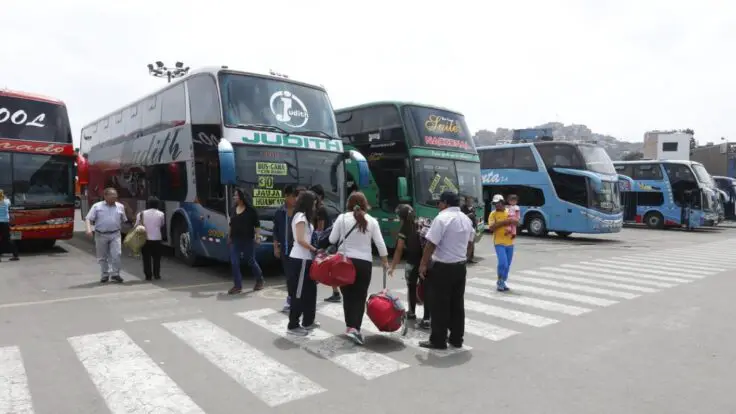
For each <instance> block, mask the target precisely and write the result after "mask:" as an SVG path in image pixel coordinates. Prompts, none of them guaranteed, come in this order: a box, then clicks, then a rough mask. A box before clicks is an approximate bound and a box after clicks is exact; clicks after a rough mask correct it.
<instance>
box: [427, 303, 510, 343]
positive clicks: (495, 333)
mask: <svg viewBox="0 0 736 414" xmlns="http://www.w3.org/2000/svg"><path fill="white" fill-rule="evenodd" d="M423 312H424V306H422V305H419V304H417V308H416V314H417V315H421V314H422V313H423ZM465 333H469V334H471V335H475V336H479V337H481V338H483V339H487V340H489V341H494V342H498V341H503V340H504V339H506V338H509V337H511V336H514V335H517V334H519V332H517V331H514V330H511V329H506V328H502V327H500V326H496V325H492V324H490V323H485V322H481V321H476V320H475V319H470V318H468V317H466V318H465Z"/></svg>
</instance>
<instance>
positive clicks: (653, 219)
mask: <svg viewBox="0 0 736 414" xmlns="http://www.w3.org/2000/svg"><path fill="white" fill-rule="evenodd" d="M644 223H646V225H647V227H649V228H650V229H662V228H664V218H663V217H662V215H661V214H659V213H658V212H656V211H653V212H651V213H647V214H646V215H645V216H644Z"/></svg>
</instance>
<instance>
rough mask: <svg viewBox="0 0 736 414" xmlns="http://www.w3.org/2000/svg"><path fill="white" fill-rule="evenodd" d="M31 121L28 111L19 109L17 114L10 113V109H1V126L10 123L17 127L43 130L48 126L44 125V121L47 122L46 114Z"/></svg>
mask: <svg viewBox="0 0 736 414" xmlns="http://www.w3.org/2000/svg"><path fill="white" fill-rule="evenodd" d="M29 119H30V117H29V116H28V114H27V113H26V111H24V110H22V109H19V110H17V111H15V112H10V109H8V108H0V124H4V123H6V122H8V121H10V122H12V123H14V124H15V125H25V126H32V127H37V128H43V127H45V126H46V125H45V124H44V123H43V121H45V120H46V114H39V115H38V116H36V117H35V118H33V119H32V120H30V121H29Z"/></svg>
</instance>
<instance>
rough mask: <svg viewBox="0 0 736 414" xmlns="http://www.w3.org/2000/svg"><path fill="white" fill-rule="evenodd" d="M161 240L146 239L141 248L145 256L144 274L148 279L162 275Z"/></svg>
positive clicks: (142, 254)
mask: <svg viewBox="0 0 736 414" xmlns="http://www.w3.org/2000/svg"><path fill="white" fill-rule="evenodd" d="M161 247H162V246H161V240H146V244H144V245H143V248H142V249H141V256H143V274H144V275H146V279H151V277H155V278H156V279H158V278H160V277H161Z"/></svg>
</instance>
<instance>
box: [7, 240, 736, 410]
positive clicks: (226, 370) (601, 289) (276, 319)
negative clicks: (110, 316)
mask: <svg viewBox="0 0 736 414" xmlns="http://www.w3.org/2000/svg"><path fill="white" fill-rule="evenodd" d="M733 242H734V240H725V241H720V242H715V243H709V244H701V245H697V246H692V247H686V248H678V249H672V250H665V251H654V252H651V251H650V252H639V253H634V254H627V255H624V256H618V257H606V258H601V259H588V260H583V261H578V262H569V263H564V264H560V265H549V266H541V267H535V268H528V267H527V266H524V263H522V262H517V263H514V264H513V268H512V273H511V276H510V277H509V281H508V284H509V286H510V287H511V289H512V290H511V292H509V293H499V292H496V290H495V277H493V268H490V267H488V268H485V269H480V270H479V268H477V267H476V268H475V270H472V268H471V270H470V271H469V277H468V280H467V286H466V295H465V309H466V324H465V329H466V344H467V346H465V347H464V348H462V349H456V348H452V347H449V348H448V349H446V350H428V349H425V348H421V347H420V346H419V343H420V342H421V341H423V340H426V339H427V338H428V335H429V334H428V332H426V331H423V330H420V329H409V331H408V333H407V335H406V336H401V335H400V334H397V333H381V332H378V331H377V329H376V328H375V327H374V326H373V324H372V323H371V322H370V320H369V319H368V318H367V317H365V318H364V320H363V332H364V333H365V337H366V343H365V345H364V346H362V347H361V346H356V345H354V344H353V343H352V342H351V341H350V340H348V339H347V338H346V337H345V336H344V335H342V330H343V309H342V305H341V304H335V303H326V302H325V303H320V304H318V310H317V313H318V320H319V321H320V322H321V324H322V325H321V326H320V327H318V328H316V329H313V330H312V331H311V332H310V335H308V336H306V337H295V336H290V335H287V334H286V325H287V316H286V315H285V314H284V313H282V312H280V311H279V310H277V309H268V308H265V309H241V310H238V311H237V312H234V313H233V314H230V315H227V316H226V319H227V322H225V321H223V320H222V315H218V316H219V318H218V319H217V320H216V321H213V320H210V319H208V317H207V314H206V313H204V312H200V310H199V309H192V310H191V311H190V312H183V313H180V314H170V315H169V314H167V315H168V316H169V317H168V318H164V319H167V320H166V321H165V320H161V321H157V320H156V319H158V318H146V316H145V315H143V314H140V315H138V314H130V315H128V316H126V319H125V320H126V321H128V322H135V321H147V323H150V324H151V326H152V327H153V328H151V329H153V330H154V331H153V332H150V331H149V332H147V336H145V337H144V336H142V333H141V331H140V330H126V329H119V330H111V331H107V332H95V333H90V334H84V335H78V336H73V337H69V338H67V340H66V343H67V345H68V347H69V350H70V351H71V352H69V355H73V356H74V357H75V358H76V360H75V361H73V364H75V365H76V366H77V367H78V369H79V370H80V372H84V373H85V374H86V376H87V377H88V378H89V379H90V382H91V384H93V386H94V388H95V389H96V390H97V393H98V395H97V396H93V397H90V398H102V399H103V400H104V402H105V404H106V406H107V407H108V410H109V411H110V412H111V413H113V414H118V413H133V412H177V413H204V412H206V407H205V406H204V405H203V404H206V403H203V402H201V401H197V399H196V397H193V396H192V395H193V394H196V393H193V392H192V391H193V390H191V389H188V387H191V384H190V383H187V382H186V381H183V378H180V375H181V371H177V370H170V369H167V367H166V366H164V365H163V364H161V363H159V362H157V359H158V357H157V356H155V355H151V354H150V353H151V352H153V351H152V350H151V349H150V348H147V347H146V346H145V345H144V342H145V341H147V340H148V339H147V338H148V337H151V336H153V337H155V336H156V335H167V341H172V342H171V343H173V344H174V345H173V346H175V347H178V348H180V349H175V350H174V349H172V351H176V352H182V350H188V352H189V353H190V355H194V357H199V358H201V359H202V361H203V363H206V364H209V365H211V366H212V367H213V369H214V370H215V371H217V372H218V373H221V375H222V376H223V378H229V380H231V381H233V382H234V383H235V384H237V386H239V387H241V388H242V389H244V390H246V391H247V392H248V393H249V394H250V395H252V396H253V397H254V398H255V400H258V401H259V403H260V404H262V405H263V407H264V408H274V407H279V406H282V405H285V404H289V403H293V402H295V401H299V400H302V399H308V398H318V397H317V396H319V395H321V394H325V393H327V392H329V391H331V390H335V388H336V387H337V385H336V384H335V383H334V382H330V381H325V380H324V377H323V376H321V375H320V373H319V372H302V371H303V369H302V368H304V367H305V366H308V364H307V365H304V364H295V363H294V355H295V354H297V355H298V356H299V358H311V359H314V358H315V357H316V358H317V359H316V361H317V363H318V364H319V366H322V367H327V366H331V367H334V369H335V372H337V375H339V376H340V377H341V378H342V376H350V378H355V380H356V381H381V379H383V378H386V377H390V376H392V375H395V374H396V373H398V372H401V371H406V370H408V369H411V368H412V367H413V366H416V365H417V360H416V356H428V355H431V356H433V357H437V358H452V357H453V355H458V354H462V353H465V352H472V351H473V350H474V349H479V348H481V347H487V346H493V345H492V344H494V343H498V342H500V341H505V340H507V339H510V338H516V337H519V336H520V335H523V333H524V332H529V331H530V330H532V329H535V328H544V329H550V328H552V327H553V326H554V325H557V324H560V323H564V321H565V320H567V319H569V318H573V317H578V316H583V317H585V316H587V315H590V314H592V313H594V312H597V311H601V310H603V309H606V308H611V307H616V306H621V305H622V304H623V303H625V302H627V301H631V300H643V299H644V298H645V297H646V296H649V295H653V294H658V293H662V292H663V291H665V290H666V289H670V288H675V287H677V286H683V285H690V284H693V283H698V281H701V280H702V279H704V278H707V277H709V276H713V275H716V274H719V273H723V272H726V271H729V270H731V269H735V268H736V257H732V256H731V251H732V245H733ZM517 260H518V259H517ZM517 269H518V270H517ZM489 276H491V277H489ZM395 292H396V293H398V294H399V295H402V296H403V297H405V296H406V293H407V292H406V288H399V289H396V290H395ZM162 300H164V299H162ZM157 304H158V302H157ZM160 305H161V306H163V305H166V303H163V302H162V303H161V304H160ZM416 313H417V315H420V316H421V315H422V313H423V310H422V308H421V306H419V309H417V312H416ZM126 315H127V314H126ZM165 316H166V315H165ZM172 319H173V321H169V320H172ZM228 324H229V325H228ZM233 324H234V325H233ZM226 326H240V327H242V328H243V329H244V331H240V330H238V331H237V332H233V331H232V330H228V329H227V328H226ZM243 332H247V333H248V334H247V335H244V334H243ZM256 336H266V337H269V338H273V340H274V341H276V340H279V341H281V342H282V343H289V344H291V346H290V347H275V346H269V347H265V346H264V345H263V344H264V342H262V341H261V342H259V341H255V340H253V338H254V337H256ZM265 343H268V344H273V343H274V342H273V341H265ZM3 344H5V342H3ZM256 344H260V345H256ZM32 357H33V353H32V352H30V351H26V350H24V349H23V347H22V346H18V345H13V344H6V345H5V346H0V372H1V373H2V375H0V414H6V413H8V414H9V413H25V414H33V413H34V405H33V398H34V392H33V389H32V387H30V386H29V384H33V383H34V381H33V377H34V375H43V373H42V372H36V371H33V370H32V371H31V372H27V371H26V367H27V364H26V363H25V362H26V361H27V359H28V358H32ZM325 364H327V365H325ZM328 369H331V368H328ZM171 371H175V372H171ZM177 373H178V374H177ZM63 380H64V379H63V378H60V379H59V381H63ZM256 411H258V410H256Z"/></svg>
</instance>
